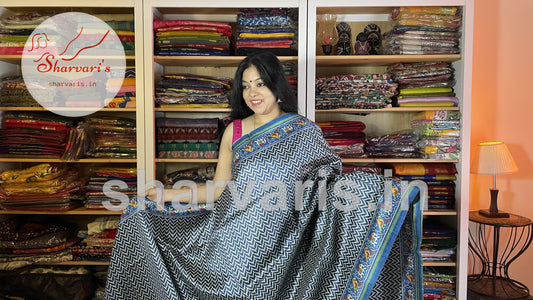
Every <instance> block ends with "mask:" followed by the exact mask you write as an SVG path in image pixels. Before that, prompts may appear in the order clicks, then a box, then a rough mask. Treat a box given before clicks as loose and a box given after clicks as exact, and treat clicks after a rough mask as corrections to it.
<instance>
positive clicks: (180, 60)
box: [154, 56, 298, 67]
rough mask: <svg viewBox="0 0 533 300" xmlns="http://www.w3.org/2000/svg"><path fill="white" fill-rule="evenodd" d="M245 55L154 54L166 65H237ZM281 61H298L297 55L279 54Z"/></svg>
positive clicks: (155, 60) (157, 60)
mask: <svg viewBox="0 0 533 300" xmlns="http://www.w3.org/2000/svg"><path fill="white" fill-rule="evenodd" d="M244 58H245V56H154V62H156V63H159V64H163V65H165V66H183V67H237V66H238V65H239V63H240V62H241V61H242V60H243V59H244ZM278 58H279V60H280V61H281V62H287V61H294V62H297V61H298V57H297V56H278Z"/></svg>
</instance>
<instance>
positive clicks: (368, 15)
mask: <svg viewBox="0 0 533 300" xmlns="http://www.w3.org/2000/svg"><path fill="white" fill-rule="evenodd" d="M398 6H458V7H461V8H462V13H463V16H462V28H461V32H462V36H461V44H460V47H461V53H460V54H454V55H368V56H356V55H347V56H335V55H329V56H325V55H321V51H320V52H319V51H318V47H317V45H316V42H315V41H314V40H313V39H312V38H311V39H310V40H309V43H308V51H307V61H308V66H307V84H308V85H307V98H308V105H307V112H306V113H307V116H308V117H309V118H311V119H312V120H316V121H324V120H360V121H361V120H362V121H364V123H365V124H367V121H368V122H370V124H372V125H370V126H368V124H367V128H366V129H365V133H366V134H367V136H374V135H382V134H387V133H392V132H395V131H399V130H402V129H408V128H409V127H410V125H409V120H410V119H411V116H412V115H413V114H414V113H416V112H419V111H432V110H459V111H460V112H461V155H460V158H459V159H458V160H425V159H368V158H360V159H357V158H350V159H343V163H350V164H360V163H376V164H384V165H387V163H395V162H396V163H398V162H401V163H428V162H446V163H454V164H455V165H456V168H457V170H458V176H457V180H456V207H455V209H451V210H450V209H433V210H428V211H425V212H424V215H425V216H428V217H430V218H436V219H438V220H440V221H443V222H445V223H447V224H449V225H451V226H452V227H454V228H456V230H457V243H458V246H457V250H456V261H455V262H424V266H434V267H454V268H455V270H456V275H457V277H456V297H457V299H466V291H467V286H466V282H467V280H466V279H467V268H466V267H467V259H468V211H469V210H468V199H469V195H468V193H469V169H470V166H469V164H470V157H469V156H470V110H471V108H470V107H471V104H470V102H471V100H470V98H471V77H472V74H471V66H472V40H473V13H472V11H473V1H470V0H452V1H440V0H429V1H418V0H407V1H396V0H385V1H379V3H378V2H372V1H364V0H334V1H325V0H317V1H312V2H309V5H308V13H307V15H308V20H309V22H308V30H309V32H316V30H317V23H316V21H313V20H318V18H317V16H318V15H320V14H324V13H332V14H335V15H336V16H337V23H338V22H342V21H344V22H347V23H348V24H350V26H351V29H352V45H353V43H354V40H355V36H356V35H357V33H358V32H360V31H362V29H363V28H364V26H365V25H366V24H368V23H375V24H377V25H378V26H380V27H381V30H382V31H381V32H382V33H383V32H387V31H388V30H389V29H390V26H391V25H390V24H389V23H390V22H388V20H389V19H390V18H389V16H390V13H391V11H392V8H393V7H398ZM354 29H355V30H354ZM432 61H445V62H450V63H452V65H453V67H454V68H455V75H456V81H457V83H456V85H455V86H454V91H455V92H456V94H457V97H458V98H459V99H460V104H459V107H454V108H448V107H427V108H420V107H416V108H415V107H409V108H404V107H392V108H384V109H375V110H367V109H363V110H360V109H334V110H315V99H314V95H315V85H314V82H315V78H316V77H326V76H331V75H334V74H348V73H357V74H365V73H381V72H383V71H384V70H385V69H386V67H387V66H388V65H391V64H393V63H398V62H403V63H412V62H432ZM345 72H346V73H345ZM369 116H370V117H369ZM378 124H379V128H378V126H373V125H378Z"/></svg>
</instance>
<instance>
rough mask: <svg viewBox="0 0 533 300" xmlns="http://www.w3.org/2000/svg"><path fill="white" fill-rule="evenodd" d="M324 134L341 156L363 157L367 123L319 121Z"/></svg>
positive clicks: (318, 123)
mask: <svg viewBox="0 0 533 300" xmlns="http://www.w3.org/2000/svg"><path fill="white" fill-rule="evenodd" d="M317 125H318V126H320V128H321V129H322V135H323V136H324V138H325V139H326V141H327V142H328V144H329V145H330V146H331V148H333V150H334V151H335V153H337V154H338V155H339V156H340V157H345V158H349V157H361V156H362V155H363V154H364V153H365V149H364V148H365V137H366V135H365V133H364V132H363V130H365V128H366V125H365V123H363V122H361V121H329V122H317Z"/></svg>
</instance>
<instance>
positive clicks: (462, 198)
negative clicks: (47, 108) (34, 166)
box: [0, 0, 473, 299]
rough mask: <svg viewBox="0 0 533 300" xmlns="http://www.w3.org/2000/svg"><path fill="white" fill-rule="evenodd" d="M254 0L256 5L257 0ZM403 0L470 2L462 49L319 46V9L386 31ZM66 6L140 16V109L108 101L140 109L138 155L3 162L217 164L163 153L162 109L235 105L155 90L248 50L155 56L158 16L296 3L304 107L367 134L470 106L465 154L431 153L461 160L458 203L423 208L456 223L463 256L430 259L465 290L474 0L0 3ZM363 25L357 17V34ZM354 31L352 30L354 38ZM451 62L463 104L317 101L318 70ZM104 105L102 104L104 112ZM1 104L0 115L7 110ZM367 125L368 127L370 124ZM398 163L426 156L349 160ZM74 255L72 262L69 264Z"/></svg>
mask: <svg viewBox="0 0 533 300" xmlns="http://www.w3.org/2000/svg"><path fill="white" fill-rule="evenodd" d="M250 5H252V6H250ZM397 6H459V7H462V8H463V24H462V30H461V31H462V36H461V54H458V55H369V56H355V55H350V56H337V55H331V56H324V55H317V47H316V37H315V36H314V33H315V32H316V20H317V15H318V14H321V13H324V12H326V11H327V12H330V13H334V14H337V15H338V16H339V18H338V19H337V22H341V21H345V22H349V23H350V24H357V23H363V22H366V23H368V22H370V21H371V22H374V23H376V22H377V23H378V24H383V26H384V27H382V32H384V31H386V26H387V25H386V24H387V21H388V15H389V14H390V11H391V8H392V7H397ZM54 7H55V8H63V9H65V8H66V7H68V10H69V11H86V12H102V13H113V12H125V11H127V12H131V13H133V15H134V20H135V24H136V31H135V41H136V42H135V49H136V50H135V51H136V52H135V53H136V54H135V56H128V57H127V61H128V62H129V63H132V64H133V63H134V64H135V67H136V90H137V91H136V93H137V108H136V109H107V108H106V109H102V110H101V113H103V114H117V113H120V114H122V113H124V114H129V115H135V118H136V120H137V158H136V159H120V160H119V159H92V158H91V159H82V160H80V161H76V162H69V161H62V160H60V159H57V158H50V157H39V158H30V157H21V156H20V157H13V156H11V157H0V170H5V169H6V168H8V167H11V166H22V165H29V164H31V163H40V162H54V163H77V164H80V165H81V166H82V167H87V166H91V165H94V164H96V165H98V164H100V165H103V164H121V163H127V164H132V165H133V164H135V165H136V167H137V170H138V184H139V186H141V185H144V184H145V183H146V182H149V181H151V180H160V179H161V176H162V175H163V174H165V173H166V172H167V171H169V170H175V169H177V168H186V167H189V166H197V165H203V164H215V163H216V162H217V160H216V159H167V158H157V156H156V155H157V152H156V148H155V145H156V141H155V132H156V128H155V119H156V117H159V116H176V117H198V118H200V117H215V116H216V117H223V116H226V115H228V114H229V109H226V108H223V109H182V108H156V107H155V104H154V91H155V87H156V83H157V81H158V80H159V78H160V76H161V74H164V73H166V72H176V73H178V72H180V73H181V72H184V73H193V74H194V73H196V74H205V75H218V76H226V77H230V78H232V77H233V75H234V72H235V69H236V67H237V65H238V63H239V62H240V61H241V60H242V59H243V58H244V57H242V56H228V57H191V56H178V57H164V56H154V54H153V53H154V49H153V40H154V34H153V20H154V18H161V19H180V18H183V19H195V20H203V19H206V20H207V19H208V20H217V21H227V22H230V23H231V24H232V25H235V22H236V14H237V12H238V10H239V8H242V7H287V8H297V9H298V18H299V27H298V55H297V56H280V60H281V61H282V62H283V61H290V62H295V63H297V65H298V78H299V80H298V90H297V91H298V101H299V112H300V113H301V114H303V115H306V116H307V117H308V118H310V119H312V120H317V121H318V120H328V119H332V118H341V119H343V118H344V119H354V118H359V117H361V116H365V118H366V117H367V116H370V118H371V122H372V124H379V125H380V126H379V128H378V127H377V126H376V127H374V128H369V130H370V131H369V132H368V133H369V134H372V133H376V134H380V133H390V131H391V130H393V129H394V130H396V129H401V128H405V127H406V126H408V120H409V119H410V116H412V115H413V114H415V113H416V112H419V111H424V110H428V111H429V110H459V111H460V112H461V115H462V118H461V120H462V124H461V126H462V133H461V157H460V159H459V160H442V161H441V160H439V161H431V162H448V163H454V164H456V166H457V169H458V172H459V174H458V179H457V181H456V199H457V202H456V209H454V210H430V211H426V212H425V215H427V216H431V217H434V218H439V219H442V220H444V221H446V222H447V223H450V224H452V225H453V226H454V227H455V228H457V233H458V248H457V260H456V262H429V263H424V265H425V266H437V267H438V266H445V267H449V266H453V267H455V268H456V272H457V285H456V293H457V298H458V299H466V279H467V258H468V249H467V248H468V212H469V209H468V197H469V195H468V190H469V169H470V166H469V162H470V159H469V153H470V111H471V106H470V95H471V77H472V71H471V66H472V41H473V0H446V1H445V0H424V1H423V0H383V1H379V2H375V1H367V0H327V1H326V0H315V1H305V0H284V1H282V0H273V1H270V2H268V3H265V4H254V3H250V2H249V1H244V0H230V1H225V2H216V1H212V0H197V1H190V2H185V1H181V2H177V1H173V0H112V1H109V0H92V1H75V2H72V1H66V0H51V1H46V2H43V1H40V0H27V1H15V0H5V1H3V2H2V4H1V6H0V15H2V14H3V13H5V12H28V11H31V10H42V9H47V8H54ZM354 33H356V29H354V27H353V26H352V35H354ZM353 39H354V36H352V42H353ZM20 60H21V58H20V56H16V55H0V75H5V74H8V73H16V72H20ZM429 61H446V62H451V63H453V66H454V68H455V70H456V76H457V84H456V85H455V91H456V94H457V95H458V97H459V98H460V100H461V102H460V105H459V107H456V108H434V107H432V108H423V109H421V108H397V107H393V108H385V109H376V110H371V109H335V110H315V105H314V104H315V103H314V102H315V101H314V95H315V86H314V82H315V78H316V77H317V76H328V75H332V74H335V73H339V70H340V71H341V72H342V70H351V71H353V70H355V71H357V72H360V73H364V72H365V71H367V70H383V69H384V68H386V66H388V65H390V64H392V63H396V62H429ZM0 111H4V112H7V111H44V109H42V108H17V107H15V108H11V107H9V108H0ZM99 113H100V112H99ZM1 114H2V113H1V112H0V118H1ZM365 132H367V131H366V130H365ZM394 162H411V163H425V162H428V161H427V160H423V159H378V158H373V159H370V158H349V159H343V163H349V164H366V163H375V164H384V165H385V164H389V163H394ZM4 214H13V215H44V214H45V213H40V212H26V211H1V210H0V215H4ZM55 214H57V215H61V216H62V217H65V218H72V219H78V218H81V219H82V221H84V220H86V218H87V217H92V216H105V215H119V213H117V212H110V211H92V210H86V209H75V210H72V211H69V212H64V213H55ZM62 264H67V265H68V263H62ZM72 264H76V265H77V264H84V265H92V264H95V265H99V263H93V262H73V263H72Z"/></svg>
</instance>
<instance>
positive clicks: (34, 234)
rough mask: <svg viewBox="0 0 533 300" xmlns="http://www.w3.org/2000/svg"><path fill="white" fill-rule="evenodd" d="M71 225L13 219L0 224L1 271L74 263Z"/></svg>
mask: <svg viewBox="0 0 533 300" xmlns="http://www.w3.org/2000/svg"><path fill="white" fill-rule="evenodd" d="M73 228H75V227H73V226H72V224H67V223H64V222H62V221H58V220H52V219H47V220H43V221H33V220H26V219H23V218H19V217H11V218H7V219H4V220H2V221H0V270H14V269H18V268H21V267H24V266H28V265H31V264H35V263H38V264H40V263H57V262H64V261H71V260H72V255H71V254H70V252H69V251H68V248H69V247H70V246H72V245H74V244H76V243H77V242H78V241H79V239H77V238H76V232H75V231H74V230H73Z"/></svg>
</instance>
